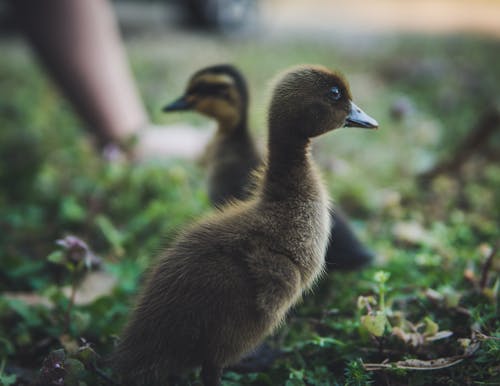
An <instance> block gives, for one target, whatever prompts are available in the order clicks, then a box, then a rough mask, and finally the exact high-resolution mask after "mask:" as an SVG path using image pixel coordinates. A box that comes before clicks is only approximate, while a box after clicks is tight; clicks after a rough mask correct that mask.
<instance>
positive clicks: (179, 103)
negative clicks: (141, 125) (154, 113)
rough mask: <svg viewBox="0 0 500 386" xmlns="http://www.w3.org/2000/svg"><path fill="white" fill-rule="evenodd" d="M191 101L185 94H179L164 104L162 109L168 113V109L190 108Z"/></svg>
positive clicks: (181, 109) (180, 109)
mask: <svg viewBox="0 0 500 386" xmlns="http://www.w3.org/2000/svg"><path fill="white" fill-rule="evenodd" d="M191 107H192V106H191V103H189V102H188V100H187V97H186V96H185V95H183V96H181V97H180V98H179V99H177V100H175V101H173V102H172V103H170V104H168V105H166V106H165V107H164V108H163V109H162V111H163V112H165V113H168V112H170V111H183V110H189V109H191Z"/></svg>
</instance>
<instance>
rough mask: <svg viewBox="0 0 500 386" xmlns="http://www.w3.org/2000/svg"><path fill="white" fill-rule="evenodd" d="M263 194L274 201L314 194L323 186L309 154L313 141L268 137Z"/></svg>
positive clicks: (306, 196)
mask: <svg viewBox="0 0 500 386" xmlns="http://www.w3.org/2000/svg"><path fill="white" fill-rule="evenodd" d="M268 147H269V154H268V159H267V170H266V173H265V181H264V186H263V190H264V196H265V197H266V198H267V199H270V200H272V201H275V200H276V201H278V200H279V201H282V200H285V199H288V198H291V199H296V198H297V197H298V196H299V197H302V198H309V197H313V196H315V195H316V194H320V192H319V191H320V190H321V187H320V186H319V184H320V182H319V179H318V176H317V173H316V171H315V168H314V164H313V161H312V159H311V155H310V147H311V144H310V140H309V139H304V138H290V137H284V138H282V137H276V136H274V137H273V136H272V135H270V137H269V145H268Z"/></svg>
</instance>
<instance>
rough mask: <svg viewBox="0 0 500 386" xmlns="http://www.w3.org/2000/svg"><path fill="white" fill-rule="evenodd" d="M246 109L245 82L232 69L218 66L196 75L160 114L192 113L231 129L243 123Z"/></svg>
mask: <svg viewBox="0 0 500 386" xmlns="http://www.w3.org/2000/svg"><path fill="white" fill-rule="evenodd" d="M247 106H248V91H247V86H246V83H245V79H244V78H243V76H242V75H241V73H240V72H239V71H238V70H237V69H236V68H235V67H234V66H232V65H229V64H220V65H216V66H210V67H206V68H203V69H201V70H199V71H198V72H196V73H195V74H194V75H193V76H192V77H191V79H190V80H189V83H188V86H187V88H186V91H185V92H184V95H182V96H181V97H180V98H179V99H177V100H175V101H174V102H172V103H170V104H169V105H167V106H165V107H164V108H163V111H165V112H170V111H186V110H194V111H197V112H199V113H201V114H204V115H206V116H208V117H210V118H213V119H215V120H216V121H217V122H219V127H220V128H222V129H223V130H231V129H233V128H235V127H238V125H240V124H241V123H242V122H246V119H247Z"/></svg>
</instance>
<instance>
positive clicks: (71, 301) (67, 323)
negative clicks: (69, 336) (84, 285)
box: [64, 272, 78, 332]
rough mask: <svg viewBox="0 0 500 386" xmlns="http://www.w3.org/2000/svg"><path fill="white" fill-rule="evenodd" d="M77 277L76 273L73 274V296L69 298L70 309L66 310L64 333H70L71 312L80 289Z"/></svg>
mask: <svg viewBox="0 0 500 386" xmlns="http://www.w3.org/2000/svg"><path fill="white" fill-rule="evenodd" d="M76 276H77V274H76V272H73V275H72V282H71V294H70V297H69V303H68V308H67V309H66V315H65V317H64V331H65V332H69V327H70V324H71V310H72V309H73V304H75V296H76V289H77V287H78V285H77V280H76V279H77V277H76Z"/></svg>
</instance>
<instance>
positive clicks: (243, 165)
mask: <svg viewBox="0 0 500 386" xmlns="http://www.w3.org/2000/svg"><path fill="white" fill-rule="evenodd" d="M248 106H249V96H248V89H247V85H246V81H245V78H244V77H243V75H242V74H241V72H240V71H239V70H238V69H237V68H235V67H234V66H232V65H227V64H221V65H215V66H210V67H206V68H203V69H201V70H199V71H197V72H196V73H195V74H194V75H192V76H191V79H190V80H189V83H188V86H187V88H186V91H185V93H184V95H183V96H181V97H180V98H179V99H177V100H176V101H174V102H172V103H171V104H169V105H167V106H166V107H165V108H164V109H163V111H165V112H171V111H186V110H194V111H197V112H199V113H202V114H204V115H206V116H208V117H210V118H213V119H215V121H216V122H217V126H218V127H217V132H216V134H215V136H214V138H213V139H212V141H211V143H210V144H209V145H208V147H207V149H206V152H205V155H204V157H203V160H204V165H205V166H206V168H207V174H208V194H209V198H210V201H211V202H212V204H213V205H215V206H220V205H221V204H224V203H226V202H228V201H230V200H232V199H246V198H248V197H249V196H250V192H251V189H250V187H249V185H250V181H252V174H253V172H254V170H256V169H257V168H258V167H259V166H260V165H261V164H262V160H261V157H260V155H259V153H258V151H257V149H256V146H255V144H254V141H253V139H252V137H251V135H250V132H249V129H248ZM331 217H332V224H333V225H332V230H331V235H330V243H329V246H328V249H327V253H326V256H325V259H326V264H327V268H328V270H342V269H344V270H352V269H359V268H361V267H363V266H365V265H367V264H369V263H370V262H371V261H372V260H373V254H372V253H371V252H370V251H369V250H368V249H367V248H366V247H364V246H363V244H362V243H361V241H360V240H359V239H358V238H357V237H356V235H355V233H354V231H353V230H352V228H351V227H350V225H349V222H348V219H347V218H346V217H345V215H344V214H343V212H342V211H341V210H340V209H339V208H335V209H334V210H333V209H332V210H331Z"/></svg>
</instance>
